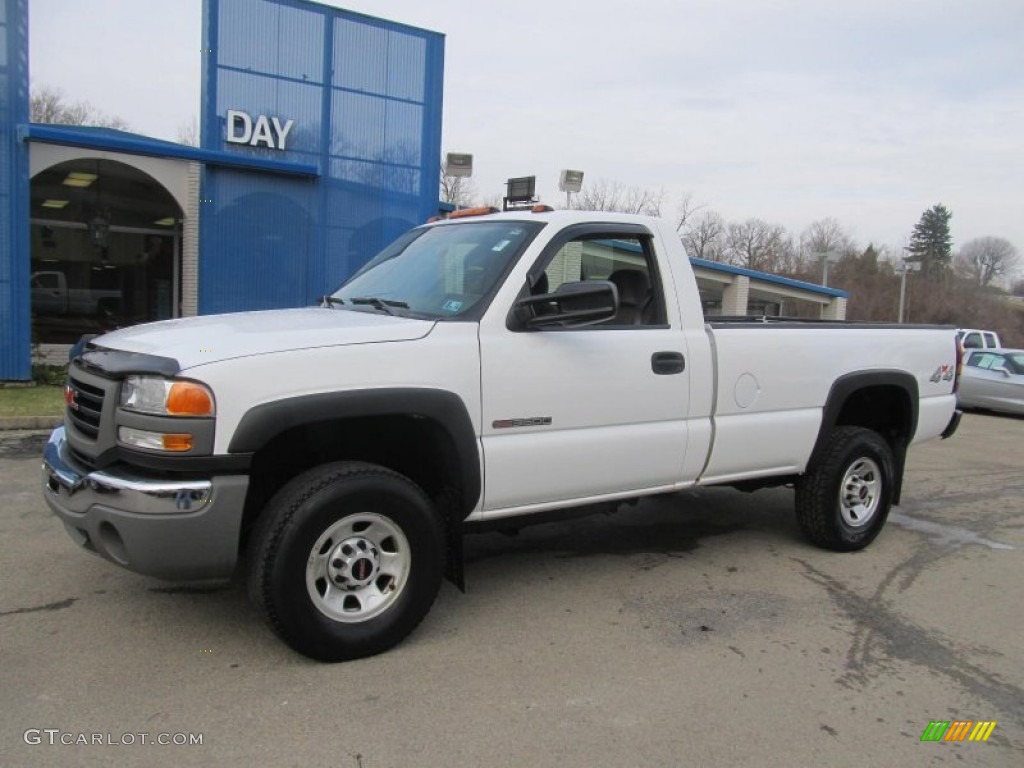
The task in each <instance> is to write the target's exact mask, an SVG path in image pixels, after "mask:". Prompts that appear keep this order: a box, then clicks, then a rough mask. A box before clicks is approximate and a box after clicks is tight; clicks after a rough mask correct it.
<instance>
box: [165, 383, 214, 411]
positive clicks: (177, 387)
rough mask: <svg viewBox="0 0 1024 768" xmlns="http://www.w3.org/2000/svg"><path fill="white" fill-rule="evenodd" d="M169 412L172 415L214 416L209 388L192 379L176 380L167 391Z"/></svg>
mask: <svg viewBox="0 0 1024 768" xmlns="http://www.w3.org/2000/svg"><path fill="white" fill-rule="evenodd" d="M166 407H167V413H169V414H171V415H172V416H212V415H213V398H212V397H211V396H210V392H209V390H207V389H206V387H204V386H202V385H201V384H196V383H194V382H191V381H176V382H174V384H172V385H171V391H170V392H168V393H167V406H166Z"/></svg>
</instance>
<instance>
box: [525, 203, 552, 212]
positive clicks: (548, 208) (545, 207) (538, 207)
mask: <svg viewBox="0 0 1024 768" xmlns="http://www.w3.org/2000/svg"><path fill="white" fill-rule="evenodd" d="M553 210H555V209H554V208H552V207H551V206H550V205H544V204H543V203H542V204H540V205H535V206H533V208H531V209H530V213H547V212H548V211H553Z"/></svg>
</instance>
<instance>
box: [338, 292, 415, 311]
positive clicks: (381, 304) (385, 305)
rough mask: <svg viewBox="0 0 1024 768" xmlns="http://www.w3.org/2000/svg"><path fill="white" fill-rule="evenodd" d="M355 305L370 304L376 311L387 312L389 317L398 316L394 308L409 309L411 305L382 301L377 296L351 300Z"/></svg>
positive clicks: (358, 297) (401, 302)
mask: <svg viewBox="0 0 1024 768" xmlns="http://www.w3.org/2000/svg"><path fill="white" fill-rule="evenodd" d="M349 301H351V302H352V303H353V304H369V305H370V306H371V307H373V308H374V309H379V310H380V311H381V312H386V313H387V314H389V315H396V314H397V313H396V312H395V311H394V310H393V309H392V307H398V308H399V309H408V308H409V305H408V304H406V303H405V302H404V301H394V300H392V299H381V298H378V297H376V296H357V297H356V298H354V299H349Z"/></svg>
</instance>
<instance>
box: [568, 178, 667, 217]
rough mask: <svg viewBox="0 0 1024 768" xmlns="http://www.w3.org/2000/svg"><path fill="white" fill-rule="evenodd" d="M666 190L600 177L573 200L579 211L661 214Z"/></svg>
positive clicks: (573, 204) (574, 206)
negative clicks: (627, 185) (627, 184)
mask: <svg viewBox="0 0 1024 768" xmlns="http://www.w3.org/2000/svg"><path fill="white" fill-rule="evenodd" d="M664 199H665V190H664V189H659V190H657V191H654V190H651V189H647V188H646V187H636V186H634V187H626V186H625V185H624V184H622V183H621V182H618V181H608V180H607V179H598V180H597V181H596V182H594V183H593V184H588V185H587V186H586V187H585V188H584V189H582V190H580V191H579V192H578V193H577V194H576V196H575V198H574V199H573V201H572V207H573V208H574V209H575V210H578V211H618V212H620V213H639V214H643V215H644V216H660V215H661V204H662V202H663V201H664Z"/></svg>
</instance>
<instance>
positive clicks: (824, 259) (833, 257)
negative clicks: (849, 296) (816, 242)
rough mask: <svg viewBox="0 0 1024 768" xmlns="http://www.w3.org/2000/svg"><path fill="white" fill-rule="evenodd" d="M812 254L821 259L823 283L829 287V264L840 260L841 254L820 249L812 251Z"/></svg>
mask: <svg viewBox="0 0 1024 768" xmlns="http://www.w3.org/2000/svg"><path fill="white" fill-rule="evenodd" d="M811 256H813V257H814V258H815V259H820V260H821V263H822V268H821V284H822V285H824V286H826V287H828V265H829V264H835V263H836V262H837V261H839V257H840V254H839V253H837V252H836V251H820V252H817V253H812V254H811Z"/></svg>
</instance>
